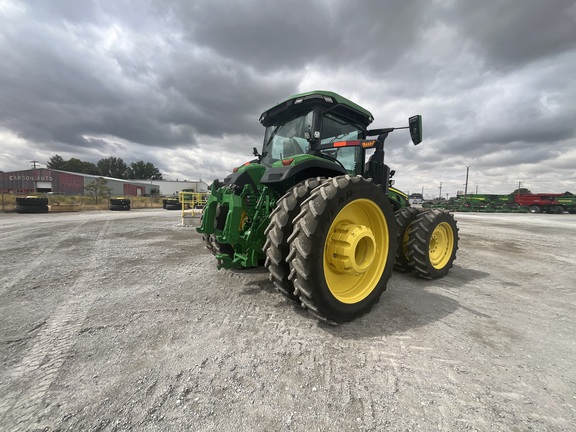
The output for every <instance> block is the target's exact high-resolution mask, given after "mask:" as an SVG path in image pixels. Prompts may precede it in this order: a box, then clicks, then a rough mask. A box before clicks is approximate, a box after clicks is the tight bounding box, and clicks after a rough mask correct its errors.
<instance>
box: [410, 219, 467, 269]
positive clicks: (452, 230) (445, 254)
mask: <svg viewBox="0 0 576 432" xmlns="http://www.w3.org/2000/svg"><path fill="white" fill-rule="evenodd" d="M406 247H407V250H408V252H407V255H408V257H409V259H410V260H411V261H412V262H413V263H414V271H415V272H416V274H417V275H418V276H420V277H423V278H425V279H438V278H441V277H444V276H445V275H446V274H447V273H448V271H449V270H450V269H451V268H452V266H453V263H454V260H455V259H456V251H457V250H458V227H457V226H456V221H455V220H454V216H452V215H451V214H450V213H448V212H446V211H442V210H438V209H433V210H430V211H427V212H425V213H422V214H420V215H419V216H418V217H417V218H416V220H414V222H412V225H411V226H410V229H409V232H408V243H407V244H406Z"/></svg>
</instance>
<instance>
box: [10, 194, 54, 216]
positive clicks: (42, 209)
mask: <svg viewBox="0 0 576 432" xmlns="http://www.w3.org/2000/svg"><path fill="white" fill-rule="evenodd" d="M16 213H48V198H40V197H17V198H16Z"/></svg>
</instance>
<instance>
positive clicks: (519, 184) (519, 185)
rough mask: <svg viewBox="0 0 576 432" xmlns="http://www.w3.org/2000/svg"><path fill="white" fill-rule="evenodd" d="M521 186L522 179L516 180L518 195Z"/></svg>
mask: <svg viewBox="0 0 576 432" xmlns="http://www.w3.org/2000/svg"><path fill="white" fill-rule="evenodd" d="M521 187H522V180H518V195H519V194H520V188H521Z"/></svg>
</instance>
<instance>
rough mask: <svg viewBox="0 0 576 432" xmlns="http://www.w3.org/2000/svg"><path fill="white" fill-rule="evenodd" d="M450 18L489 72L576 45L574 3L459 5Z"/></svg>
mask: <svg viewBox="0 0 576 432" xmlns="http://www.w3.org/2000/svg"><path fill="white" fill-rule="evenodd" d="M448 15H449V16H451V18H452V22H453V23H454V24H455V25H456V26H457V27H458V28H459V29H460V31H459V33H460V34H461V35H462V37H463V38H466V39H468V40H470V41H471V43H472V45H473V46H474V47H475V48H477V49H478V50H479V53H480V54H481V55H482V57H483V58H484V59H485V60H486V63H487V65H486V66H487V67H488V68H492V67H494V68H497V69H499V68H514V67H518V66H521V65H524V64H526V63H529V62H532V61H535V60H538V59H541V58H543V57H550V56H554V55H556V54H559V53H562V52H565V51H567V50H573V49H574V47H575V44H576V4H575V3H574V1H573V0H551V1H540V0H523V1H522V2H513V1H509V0H494V1H487V2H486V1H478V2H458V1H455V2H453V4H452V5H451V6H450V8H449V12H448Z"/></svg>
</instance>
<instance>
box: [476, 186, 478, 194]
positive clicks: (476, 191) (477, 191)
mask: <svg viewBox="0 0 576 432" xmlns="http://www.w3.org/2000/svg"><path fill="white" fill-rule="evenodd" d="M476 195H478V185H476Z"/></svg>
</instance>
